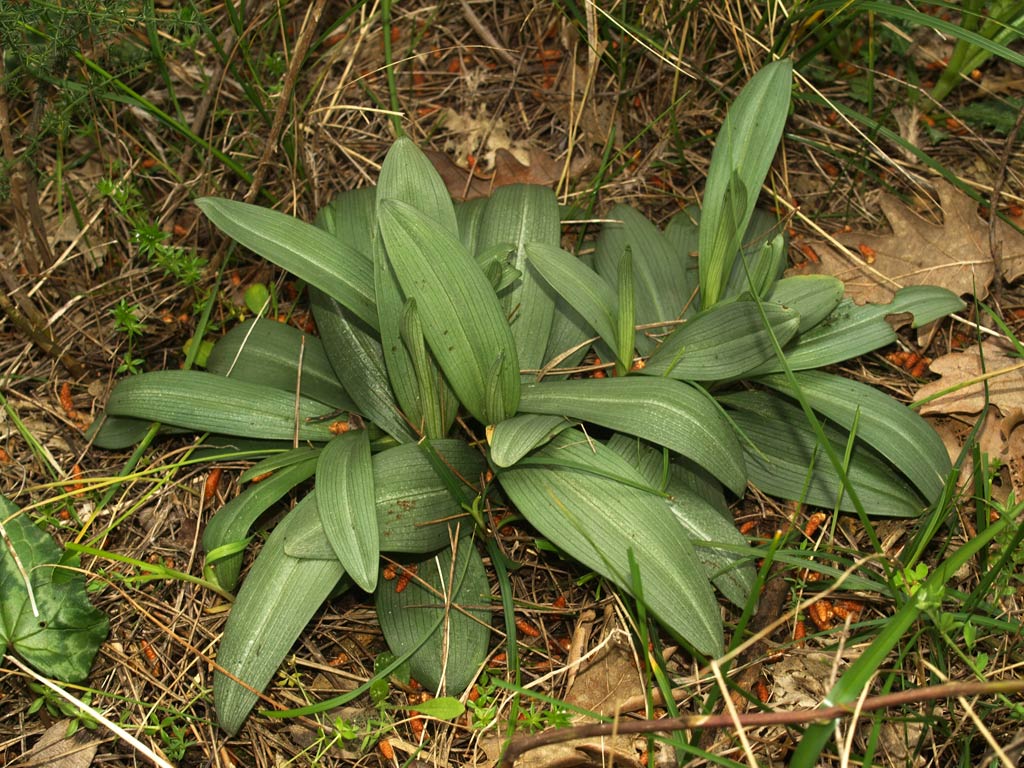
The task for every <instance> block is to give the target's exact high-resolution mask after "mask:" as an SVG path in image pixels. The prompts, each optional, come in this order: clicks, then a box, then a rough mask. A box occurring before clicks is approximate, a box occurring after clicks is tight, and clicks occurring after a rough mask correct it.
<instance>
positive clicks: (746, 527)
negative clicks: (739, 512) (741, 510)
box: [740, 520, 757, 536]
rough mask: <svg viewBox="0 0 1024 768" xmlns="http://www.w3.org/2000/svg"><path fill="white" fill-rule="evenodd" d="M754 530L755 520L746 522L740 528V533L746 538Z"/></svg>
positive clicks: (755, 526)
mask: <svg viewBox="0 0 1024 768" xmlns="http://www.w3.org/2000/svg"><path fill="white" fill-rule="evenodd" d="M755 528H757V520H747V522H745V523H743V525H741V526H740V533H742V534H743V535H744V536H746V535H747V534H748V533H750V532H751V531H752V530H754V529H755Z"/></svg>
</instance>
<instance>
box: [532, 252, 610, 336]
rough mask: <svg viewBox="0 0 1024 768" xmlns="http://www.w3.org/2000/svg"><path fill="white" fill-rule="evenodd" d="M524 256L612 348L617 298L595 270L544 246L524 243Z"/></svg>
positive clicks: (568, 254) (565, 253)
mask: <svg viewBox="0 0 1024 768" xmlns="http://www.w3.org/2000/svg"><path fill="white" fill-rule="evenodd" d="M525 249H526V257H527V259H529V261H530V263H531V264H533V265H534V266H535V267H536V268H537V271H538V272H540V274H541V276H543V278H544V279H545V280H547V282H548V285H550V286H551V287H552V288H554V289H555V290H556V291H558V293H559V294H560V295H561V296H562V298H563V299H565V301H566V303H567V304H568V305H569V306H570V307H572V308H573V309H574V310H575V311H576V312H578V313H579V314H580V317H582V318H583V319H584V320H586V321H587V323H589V324H590V327H591V328H593V329H594V331H595V333H597V335H598V336H600V337H601V338H602V339H603V340H604V342H605V343H606V344H607V345H608V346H609V348H611V349H617V348H618V346H617V344H616V343H615V340H616V338H617V337H616V329H617V328H618V325H617V323H618V298H617V297H616V295H615V289H614V288H612V287H611V286H610V285H609V284H608V283H607V282H605V281H604V279H603V278H602V277H601V276H600V275H599V274H597V273H596V272H595V271H594V270H592V269H591V268H590V267H588V266H587V265H586V264H584V263H583V262H582V261H581V260H580V259H577V258H576V257H575V256H573V255H572V254H571V253H567V252H566V251H563V250H562V249H561V248H557V247H555V246H552V245H547V244H545V243H527V244H526V246H525Z"/></svg>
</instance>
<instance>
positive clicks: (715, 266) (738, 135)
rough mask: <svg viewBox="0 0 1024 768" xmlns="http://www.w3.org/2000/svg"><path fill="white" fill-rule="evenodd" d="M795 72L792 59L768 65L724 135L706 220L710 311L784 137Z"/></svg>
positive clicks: (704, 281)
mask: <svg viewBox="0 0 1024 768" xmlns="http://www.w3.org/2000/svg"><path fill="white" fill-rule="evenodd" d="M792 73H793V65H792V62H790V61H789V60H788V59H784V60H781V61H776V62H773V63H771V64H769V65H767V66H765V67H764V68H763V69H762V70H761V71H760V72H758V73H757V74H756V75H754V77H753V78H751V80H750V82H749V83H747V85H746V86H745V87H744V88H743V90H742V91H740V94H739V96H738V97H737V98H736V101H734V102H733V104H732V106H731V107H730V108H729V113H728V114H727V115H726V118H725V121H724V122H723V123H722V128H721V130H719V132H718V140H717V142H716V144H715V149H714V151H713V152H712V155H711V166H710V168H709V169H708V180H707V184H706V185H705V187H704V203H703V211H702V213H701V217H700V259H699V261H700V265H699V266H700V290H701V297H702V301H703V306H704V308H705V309H706V308H709V307H711V306H714V305H715V304H716V303H717V302H718V300H719V298H720V297H721V296H722V291H723V289H724V287H725V283H726V281H727V280H728V278H729V275H730V273H731V272H732V265H733V261H734V260H735V258H736V254H737V252H738V250H739V246H740V244H741V238H742V236H743V233H744V232H745V231H746V229H747V223H748V222H749V221H750V216H751V214H752V213H753V210H754V205H755V204H756V203H757V194H758V191H759V190H760V189H761V184H762V183H763V182H764V180H765V177H766V176H767V175H768V169H769V168H770V167H771V162H772V158H773V157H774V156H775V150H776V148H777V147H778V145H779V139H781V138H782V128H783V126H784V125H785V122H786V115H787V113H788V112H789V100H790V90H791V88H792V80H793V74H792Z"/></svg>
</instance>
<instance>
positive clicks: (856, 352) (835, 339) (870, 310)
mask: <svg viewBox="0 0 1024 768" xmlns="http://www.w3.org/2000/svg"><path fill="white" fill-rule="evenodd" d="M963 307H964V303H963V301H961V300H960V298H959V297H958V296H957V295H956V294H954V293H953V292H952V291H949V290H947V289H946V288H938V287H936V286H930V285H910V286H907V287H906V288H902V289H900V290H899V291H897V292H896V295H895V296H894V297H893V300H892V303H890V304H865V305H864V306H857V305H856V304H854V303H853V302H852V301H850V300H849V299H844V300H843V301H842V302H840V303H839V305H838V306H837V307H836V308H835V310H834V311H833V312H832V313H831V314H830V315H829V316H828V317H826V318H825V319H824V320H823V321H822V322H821V324H820V325H818V326H815V327H814V328H812V329H811V330H810V331H808V332H807V333H803V334H801V335H800V337H799V338H798V339H797V340H796V342H795V343H794V344H792V345H791V346H790V347H789V348H788V349H787V350H786V364H787V365H788V366H789V367H790V368H791V369H792V370H794V371H802V370H808V369H810V368H821V367H822V366H825V365H832V364H833V363H839V362H842V361H843V360H849V359H851V358H854V357H858V356H860V355H863V354H866V353H868V352H871V351H873V350H875V349H878V348H879V347H884V346H885V345H886V344H891V343H892V342H894V341H896V333H895V331H893V329H892V326H891V325H890V324H889V322H888V320H887V319H886V318H888V317H889V316H890V315H899V314H902V313H910V314H912V315H913V318H914V320H913V323H912V324H911V327H912V328H918V327H920V326H922V325H924V324H926V323H930V322H932V321H933V320H937V319H939V318H940V317H945V316H946V315H948V314H950V313H951V312H959V311H960V310H961V309H963ZM781 370H782V366H781V364H780V363H779V361H778V360H769V361H768V362H766V363H765V364H764V365H762V366H760V367H758V368H757V369H756V370H754V371H751V372H750V374H751V375H757V374H760V373H778V372H780V371H781Z"/></svg>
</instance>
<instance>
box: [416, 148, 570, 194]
mask: <svg viewBox="0 0 1024 768" xmlns="http://www.w3.org/2000/svg"><path fill="white" fill-rule="evenodd" d="M424 153H425V154H426V156H427V157H428V158H429V159H430V162H431V163H432V164H433V166H434V168H435V169H437V172H438V173H439V174H440V175H441V178H442V179H444V185H445V186H446V187H447V188H448V192H449V194H451V196H452V197H453V198H454V199H456V200H473V199H475V198H478V197H488V196H489V195H491V194H492V193H493V192H494V190H495V189H497V188H498V187H505V186H508V185H509V184H540V185H541V186H545V187H550V186H551V185H552V184H554V183H555V182H557V181H558V179H559V178H560V176H561V173H562V167H561V165H559V163H558V162H557V161H556V160H554V159H553V158H551V157H550V156H549V155H548V154H547V153H546V152H544V151H543V150H541V149H531V150H530V151H529V158H530V162H529V163H528V164H523V163H521V162H519V160H518V159H516V156H515V155H513V154H512V153H511V152H509V151H508V150H507V149H498V150H496V152H495V154H494V172H493V173H491V174H489V175H484V174H480V173H478V172H474V171H472V170H470V169H468V168H463V167H461V166H460V165H457V164H456V163H455V161H454V160H452V159H451V158H450V157H449V156H448V155H447V154H445V153H444V152H437V151H435V150H429V149H427V150H424Z"/></svg>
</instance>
